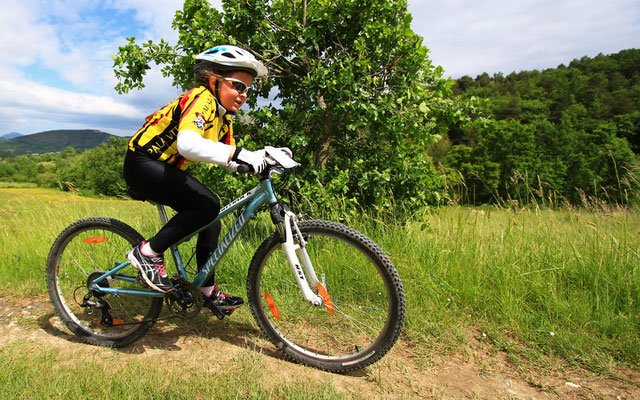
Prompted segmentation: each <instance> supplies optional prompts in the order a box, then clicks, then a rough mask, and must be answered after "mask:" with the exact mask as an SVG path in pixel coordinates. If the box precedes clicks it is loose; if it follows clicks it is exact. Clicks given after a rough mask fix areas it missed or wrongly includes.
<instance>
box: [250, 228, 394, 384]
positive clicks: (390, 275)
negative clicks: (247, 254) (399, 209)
mask: <svg viewBox="0 0 640 400" xmlns="http://www.w3.org/2000/svg"><path fill="white" fill-rule="evenodd" d="M298 226H299V228H300V231H301V233H302V235H303V237H304V239H305V241H307V246H306V250H307V253H308V255H309V258H310V260H311V262H312V264H313V267H314V269H315V272H316V275H317V277H318V279H319V280H320V281H321V282H323V286H324V288H326V291H327V293H328V297H329V298H330V299H331V302H332V303H333V304H332V306H333V307H328V306H325V305H322V306H313V305H312V304H311V303H309V302H308V301H306V300H305V299H304V298H303V296H302V293H301V292H300V290H299V289H298V286H297V283H296V280H295V277H294V275H293V272H292V271H291V267H290V265H289V263H288V261H287V259H286V257H285V255H284V252H283V251H281V250H280V248H281V247H280V236H279V235H278V234H277V233H274V234H273V235H271V236H270V237H269V238H267V239H266V240H265V241H264V242H263V243H262V244H261V245H260V247H259V248H258V250H257V251H256V253H255V255H254V257H253V259H252V261H251V266H250V268H249V274H248V278H247V295H248V298H249V303H250V306H251V311H252V313H253V315H254V317H255V319H256V321H257V323H258V325H259V326H260V328H261V330H262V331H263V332H264V333H265V334H266V335H267V337H268V338H269V340H270V341H271V342H273V343H274V344H275V345H276V347H278V348H279V349H280V350H281V351H282V352H283V353H284V354H285V355H287V356H288V357H290V358H292V359H293V360H296V361H299V362H301V363H303V364H306V365H310V366H313V367H316V368H320V369H324V370H328V371H333V372H345V371H350V370H355V369H360V368H364V367H366V366H367V365H370V364H372V363H374V362H376V361H377V360H379V359H380V358H381V357H382V356H384V355H385V354H386V353H387V352H388V351H389V350H390V349H391V347H392V346H393V345H394V343H395V342H396V341H397V339H398V336H399V335H400V331H401V330H402V326H403V324H404V314H405V298H404V290H403V288H402V282H401V281H400V278H399V276H398V273H397V271H396V269H395V267H394V266H393V263H392V262H391V260H390V259H389V257H387V255H386V254H385V253H384V252H383V251H382V250H381V249H380V247H378V245H376V244H375V243H374V242H373V241H371V239H369V238H367V237H366V236H365V235H363V234H361V233H360V232H358V231H356V230H354V229H352V228H349V227H347V226H345V225H342V224H338V223H334V222H329V221H319V220H315V221H303V222H300V223H299V224H298ZM312 289H313V290H314V292H316V293H317V291H318V290H321V288H315V287H312ZM323 297H324V296H323ZM325 298H327V297H325ZM325 304H326V303H325ZM331 309H332V311H334V312H333V313H330V312H329V311H330V310H331Z"/></svg>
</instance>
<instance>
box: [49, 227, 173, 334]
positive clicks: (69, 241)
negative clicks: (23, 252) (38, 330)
mask: <svg viewBox="0 0 640 400" xmlns="http://www.w3.org/2000/svg"><path fill="white" fill-rule="evenodd" d="M142 240H144V239H143V237H142V236H141V235H140V234H139V233H138V232H136V230H135V229H133V228H131V227H130V226H129V225H127V224H125V223H123V222H121V221H118V220H115V219H111V218H103V217H91V218H85V219H82V220H79V221H77V222H74V223H73V224H71V225H70V226H68V227H67V228H66V229H65V230H64V231H62V233H61V234H60V236H58V238H57V239H56V240H55V242H54V243H53V246H52V247H51V250H50V252H49V257H48V259H47V288H48V291H49V296H50V297H51V301H52V302H53V305H54V307H55V309H56V312H57V314H58V316H59V317H60V319H61V320H62V322H64V324H65V325H66V326H67V327H68V328H69V329H70V330H71V332H73V333H74V334H75V335H76V336H78V337H79V338H81V339H82V340H84V341H85V342H87V343H91V344H96V345H100V346H106V347H122V346H126V345H128V344H130V343H132V342H134V341H136V340H138V339H139V338H140V337H142V336H143V335H144V334H145V333H146V332H147V331H148V330H149V329H150V328H151V327H152V326H153V323H154V322H155V319H156V318H157V317H158V315H159V314H160V311H161V309H162V301H163V298H162V297H150V296H139V295H126V294H120V295H117V296H114V295H112V294H105V293H100V292H98V291H92V290H90V289H89V284H90V283H91V282H92V281H93V280H94V279H96V278H97V277H99V276H101V275H102V274H104V273H105V272H107V271H109V269H112V268H114V267H115V266H117V265H119V264H121V263H123V262H125V261H126V260H127V257H126V252H127V251H128V250H130V249H131V248H132V247H133V246H134V245H136V244H137V243H140V242H141V241H142ZM137 274H138V270H137V269H135V268H134V267H132V266H130V265H129V266H127V267H125V268H124V269H122V270H121V271H119V272H118V274H117V275H116V276H115V277H114V278H108V279H106V280H103V281H101V282H100V283H99V284H98V285H99V286H102V287H111V288H121V289H141V286H140V285H139V284H138V283H136V282H135V278H136V276H137ZM105 305H106V306H105ZM105 313H106V315H105Z"/></svg>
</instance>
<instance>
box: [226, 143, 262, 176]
mask: <svg viewBox="0 0 640 400" xmlns="http://www.w3.org/2000/svg"><path fill="white" fill-rule="evenodd" d="M232 163H235V164H246V165H248V166H249V167H251V169H252V170H253V172H254V173H256V174H259V173H260V172H262V170H263V169H264V168H265V167H266V166H267V159H266V157H265V151H264V149H263V150H257V151H249V150H245V149H242V148H240V147H237V148H236V151H235V152H234V153H233V157H231V161H230V162H229V163H227V168H233V165H232ZM235 170H236V171H237V170H238V167H237V165H236V166H235Z"/></svg>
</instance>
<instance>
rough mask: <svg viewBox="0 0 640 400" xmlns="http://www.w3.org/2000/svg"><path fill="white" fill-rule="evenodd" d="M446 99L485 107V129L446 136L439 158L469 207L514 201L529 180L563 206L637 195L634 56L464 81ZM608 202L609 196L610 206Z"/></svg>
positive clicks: (639, 120)
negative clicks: (561, 199) (564, 200)
mask: <svg viewBox="0 0 640 400" xmlns="http://www.w3.org/2000/svg"><path fill="white" fill-rule="evenodd" d="M453 91H454V94H457V95H462V96H465V97H471V96H476V97H479V98H484V99H488V101H487V102H486V104H485V106H484V108H485V109H484V112H485V113H486V115H487V116H489V117H490V118H491V120H492V122H490V123H489V124H488V125H486V126H482V127H479V126H474V127H467V128H460V127H453V128H451V129H450V130H449V132H448V133H449V135H448V141H449V146H450V148H448V151H447V153H446V157H444V158H443V159H444V160H445V163H446V164H448V166H450V167H453V168H456V169H458V170H460V171H461V172H462V174H463V176H464V177H465V181H466V183H467V184H471V190H470V191H473V192H474V196H475V199H472V200H475V201H488V200H490V199H492V198H495V197H500V198H505V197H513V196H516V195H517V194H518V193H517V192H518V190H520V189H522V187H520V188H518V185H517V184H513V182H514V181H517V180H518V179H520V178H522V177H528V179H530V180H531V181H535V182H536V183H535V186H536V187H542V186H544V187H546V188H548V189H551V190H554V191H555V192H556V193H560V194H561V195H562V196H565V197H568V198H570V199H571V200H577V199H578V198H579V197H580V196H584V194H585V193H586V194H587V195H590V196H597V195H598V194H602V195H606V196H609V198H610V200H614V201H622V200H624V199H623V197H624V196H625V195H626V194H625V193H629V192H630V191H631V189H637V182H635V183H634V182H633V181H634V180H635V179H637V176H636V175H632V170H634V169H635V168H634V167H635V166H637V164H638V154H640V50H637V49H630V50H623V51H620V52H619V53H616V54H611V55H602V54H601V55H598V56H596V57H593V58H589V57H582V58H581V59H576V60H574V61H572V62H570V63H569V65H568V66H565V65H560V66H558V67H557V68H553V69H547V70H544V71H536V70H534V71H522V72H519V73H511V74H509V75H507V76H504V75H502V74H496V75H493V76H489V75H488V74H486V73H485V74H482V75H478V76H477V77H475V78H472V77H470V76H463V77H462V78H459V79H458V80H457V81H456V83H455V85H454V87H453ZM611 197H613V198H612V199H611Z"/></svg>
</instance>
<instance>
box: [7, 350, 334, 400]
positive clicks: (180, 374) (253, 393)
mask: <svg viewBox="0 0 640 400" xmlns="http://www.w3.org/2000/svg"><path fill="white" fill-rule="evenodd" d="M98 357H100V359H99V360H96V359H94V360H86V359H74V358H73V356H72V355H68V354H63V353H61V352H60V351H59V350H57V349H56V348H54V347H51V346H45V347H43V346H39V347H38V348H37V349H35V348H34V346H33V344H31V343H29V342H21V343H14V344H13V345H10V346H9V347H8V348H0V363H2V365H3V368H1V369H0V396H2V398H5V399H61V400H67V399H68V400H80V399H162V400H165V399H211V398H219V399H265V400H270V399H326V400H330V399H341V398H344V397H343V396H341V395H339V394H338V393H336V391H335V390H334V389H333V388H331V387H328V386H327V385H326V383H320V382H313V381H310V382H309V381H308V382H304V383H301V382H299V383H292V384H289V385H272V384H270V383H269V380H268V379H267V378H268V375H269V372H268V371H265V370H264V368H262V357H263V356H262V354H260V353H257V352H254V351H252V350H250V349H242V350H240V351H239V352H238V354H237V355H235V356H234V357H233V358H232V360H231V363H233V365H234V369H233V372H232V373H230V371H229V370H227V369H226V368H216V367H215V364H214V365H212V366H206V365H205V366H203V365H201V364H183V363H179V362H177V363H176V362H172V363H163V362H153V363H150V362H149V361H148V360H144V359H134V360H129V359H126V358H123V357H121V355H120V354H119V353H118V351H115V350H108V349H102V351H101V352H100V355H99V356H96V358H98ZM97 361H103V362H97ZM43 377H47V379H43Z"/></svg>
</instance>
